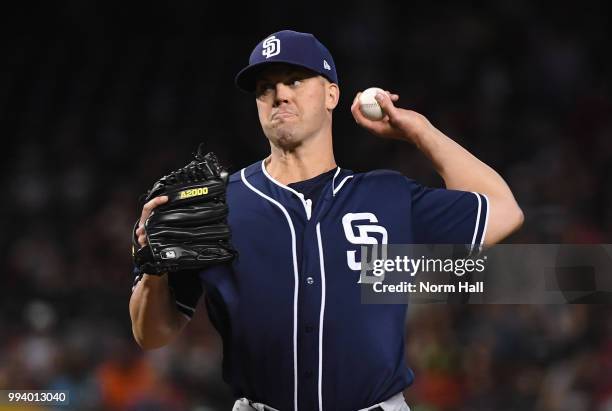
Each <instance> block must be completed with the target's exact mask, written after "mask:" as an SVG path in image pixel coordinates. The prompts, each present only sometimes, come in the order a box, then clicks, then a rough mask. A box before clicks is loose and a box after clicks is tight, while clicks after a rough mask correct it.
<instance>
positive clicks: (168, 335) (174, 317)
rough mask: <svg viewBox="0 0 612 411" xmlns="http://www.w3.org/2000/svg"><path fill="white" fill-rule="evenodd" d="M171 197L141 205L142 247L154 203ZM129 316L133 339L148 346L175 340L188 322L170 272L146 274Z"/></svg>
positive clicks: (132, 300) (144, 242) (137, 289)
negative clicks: (180, 307) (173, 290)
mask: <svg viewBox="0 0 612 411" xmlns="http://www.w3.org/2000/svg"><path fill="white" fill-rule="evenodd" d="M166 201H168V198H167V197H165V196H163V197H156V198H154V199H152V200H151V201H149V202H148V203H146V204H145V205H144V207H143V209H142V214H141V216H140V222H139V225H138V229H137V230H136V235H137V236H138V244H139V245H140V246H141V247H144V246H145V245H146V241H147V239H146V235H145V231H144V222H145V221H146V220H147V218H149V216H150V215H151V212H152V211H153V209H154V208H155V207H157V206H158V205H160V204H163V203H165V202H166ZM130 318H131V320H132V333H133V334H134V339H135V340H136V342H137V343H138V345H140V346H141V347H142V348H144V349H145V350H149V349H153V348H159V347H163V346H165V345H167V344H168V343H170V342H171V341H172V340H174V339H175V338H176V337H177V336H178V335H179V334H180V333H181V331H182V329H183V328H184V327H185V325H186V324H187V323H188V322H189V320H188V319H187V317H185V316H184V315H183V314H182V313H181V312H180V311H179V310H178V309H177V307H176V303H175V299H174V296H173V295H172V292H171V290H170V286H169V284H168V275H167V274H164V275H162V276H155V275H148V274H143V276H142V279H141V280H140V281H138V283H136V285H135V287H134V289H133V291H132V296H131V298H130Z"/></svg>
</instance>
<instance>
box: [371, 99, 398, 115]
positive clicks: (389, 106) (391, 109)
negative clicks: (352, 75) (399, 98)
mask: <svg viewBox="0 0 612 411" xmlns="http://www.w3.org/2000/svg"><path fill="white" fill-rule="evenodd" d="M376 101H378V104H380V107H381V108H382V109H383V111H384V112H385V114H387V115H388V116H389V118H390V119H392V118H393V116H394V114H395V110H396V108H395V106H394V105H393V101H391V97H389V96H388V95H387V94H386V93H376Z"/></svg>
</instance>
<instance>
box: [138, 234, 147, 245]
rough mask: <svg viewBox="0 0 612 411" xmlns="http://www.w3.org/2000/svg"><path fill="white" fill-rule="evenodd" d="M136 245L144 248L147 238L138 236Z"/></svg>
mask: <svg viewBox="0 0 612 411" xmlns="http://www.w3.org/2000/svg"><path fill="white" fill-rule="evenodd" d="M138 244H140V246H141V247H144V246H145V245H147V236H145V235H144V234H143V235H139V236H138Z"/></svg>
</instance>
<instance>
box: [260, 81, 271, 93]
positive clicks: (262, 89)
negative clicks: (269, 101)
mask: <svg viewBox="0 0 612 411" xmlns="http://www.w3.org/2000/svg"><path fill="white" fill-rule="evenodd" d="M273 88H274V85H273V84H272V83H262V84H260V85H259V87H258V88H257V92H258V93H259V94H265V93H268V92H269V91H270V90H272V89H273Z"/></svg>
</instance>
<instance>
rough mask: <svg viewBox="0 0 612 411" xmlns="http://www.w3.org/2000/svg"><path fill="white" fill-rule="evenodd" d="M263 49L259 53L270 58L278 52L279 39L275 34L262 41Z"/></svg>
mask: <svg viewBox="0 0 612 411" xmlns="http://www.w3.org/2000/svg"><path fill="white" fill-rule="evenodd" d="M262 47H263V50H262V52H261V54H263V55H264V56H266V58H267V59H268V58H270V57H272V56H276V55H277V54H278V53H280V40H279V39H277V38H276V37H275V36H270V37H268V38H267V39H265V40H264V41H263V44H262Z"/></svg>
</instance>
